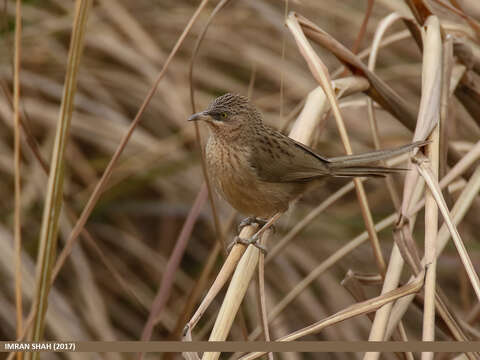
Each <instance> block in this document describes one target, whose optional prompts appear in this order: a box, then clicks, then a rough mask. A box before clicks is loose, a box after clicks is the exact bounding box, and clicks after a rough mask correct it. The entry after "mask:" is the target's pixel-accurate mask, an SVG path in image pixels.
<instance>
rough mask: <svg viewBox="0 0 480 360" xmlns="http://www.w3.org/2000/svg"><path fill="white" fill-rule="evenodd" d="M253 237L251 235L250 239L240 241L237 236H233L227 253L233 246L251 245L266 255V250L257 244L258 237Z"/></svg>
mask: <svg viewBox="0 0 480 360" xmlns="http://www.w3.org/2000/svg"><path fill="white" fill-rule="evenodd" d="M255 235H256V234H255ZM255 235H253V236H252V237H251V238H250V239H242V238H241V237H239V236H235V238H234V239H233V241H232V242H231V243H230V244H229V245H228V247H227V251H228V252H230V250H232V248H233V246H234V245H236V244H242V245H245V246H248V245H253V246H255V247H256V248H257V249H259V250H260V251H261V252H262V253H264V254H265V255H266V254H267V248H266V247H265V246H263V245H261V244H259V243H258V236H255Z"/></svg>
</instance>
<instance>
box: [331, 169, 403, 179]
mask: <svg viewBox="0 0 480 360" xmlns="http://www.w3.org/2000/svg"><path fill="white" fill-rule="evenodd" d="M330 170H331V172H330V175H331V176H338V177H363V176H368V177H385V176H386V175H388V174H395V173H401V172H404V171H406V170H408V169H402V168H387V167H382V166H347V167H343V168H331V169H330Z"/></svg>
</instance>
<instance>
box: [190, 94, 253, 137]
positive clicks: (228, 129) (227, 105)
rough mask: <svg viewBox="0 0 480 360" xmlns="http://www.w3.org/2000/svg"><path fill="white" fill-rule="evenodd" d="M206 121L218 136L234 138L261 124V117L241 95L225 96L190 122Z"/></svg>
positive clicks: (213, 102)
mask: <svg viewBox="0 0 480 360" xmlns="http://www.w3.org/2000/svg"><path fill="white" fill-rule="evenodd" d="M199 120H201V121H205V122H206V123H207V125H208V126H209V127H210V128H211V129H212V131H213V132H214V133H216V134H219V133H222V134H224V135H227V134H228V135H229V137H230V136H233V135H234V134H237V133H238V132H240V131H245V130H247V129H249V128H252V127H254V126H255V125H258V124H261V123H262V120H261V115H260V113H259V112H258V111H257V109H256V108H255V106H254V105H253V104H252V103H251V102H250V101H249V100H248V98H246V97H245V96H241V95H234V94H229V93H227V94H224V95H222V96H220V97H218V98H216V99H215V100H213V101H212V103H211V104H210V105H209V106H208V108H207V109H206V110H204V111H201V112H198V113H196V114H193V115H192V116H190V118H189V119H188V121H199Z"/></svg>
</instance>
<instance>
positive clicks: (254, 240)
mask: <svg viewBox="0 0 480 360" xmlns="http://www.w3.org/2000/svg"><path fill="white" fill-rule="evenodd" d="M282 214H283V213H276V214H275V215H273V216H272V217H271V218H270V220H268V221H267V222H266V223H265V225H263V226H262V227H261V228H260V230H258V231H257V232H256V233H255V234H253V236H252V237H251V238H250V239H248V240H244V239H242V241H245V242H246V243H247V244H248V245H253V246H255V247H256V248H258V249H260V250H261V251H263V252H264V253H266V252H267V249H265V247H264V246H263V245H260V244H258V243H257V241H258V239H260V236H262V234H263V233H264V232H265V231H267V230H268V229H270V228H271V227H272V226H273V224H275V222H276V221H277V220H278V219H279V218H280V216H282Z"/></svg>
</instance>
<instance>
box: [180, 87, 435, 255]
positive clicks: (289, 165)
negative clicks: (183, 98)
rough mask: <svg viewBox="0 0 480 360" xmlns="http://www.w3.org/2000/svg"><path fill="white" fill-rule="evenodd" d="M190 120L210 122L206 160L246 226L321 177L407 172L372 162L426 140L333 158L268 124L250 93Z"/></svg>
mask: <svg viewBox="0 0 480 360" xmlns="http://www.w3.org/2000/svg"><path fill="white" fill-rule="evenodd" d="M188 121H203V122H205V123H206V124H207V126H208V128H209V130H210V136H209V138H208V141H207V144H206V147H205V160H206V167H207V171H208V175H209V178H210V179H211V182H212V183H213V185H214V187H215V188H216V190H217V192H218V193H219V194H220V195H221V197H223V199H225V200H226V201H227V202H228V203H229V204H230V205H231V206H232V207H233V208H235V209H236V210H238V211H239V212H240V213H241V214H244V215H247V216H248V218H246V220H244V221H243V222H242V224H243V225H245V224H250V223H252V222H258V223H259V224H264V223H265V220H268V219H275V220H276V219H277V218H278V217H279V216H280V215H279V214H282V213H284V212H286V211H287V210H288V208H289V206H290V204H291V203H292V202H293V201H294V200H296V199H297V198H298V197H300V195H302V194H303V193H304V192H305V191H306V190H307V189H308V188H309V187H310V186H312V184H314V183H316V182H318V180H322V179H325V178H327V177H384V176H386V175H387V174H390V173H397V172H402V171H404V170H405V169H399V168H388V167H383V166H376V165H368V164H369V163H375V162H378V161H379V160H384V159H388V158H391V157H393V156H396V155H399V154H403V153H406V152H408V151H410V150H412V149H414V148H416V147H419V146H422V145H423V144H425V142H422V141H419V142H414V143H411V144H407V145H404V146H401V147H397V148H392V149H386V150H377V151H372V152H367V153H363V154H356V155H346V156H339V157H330V158H329V157H326V156H322V155H319V154H318V153H316V152H315V151H314V150H313V149H311V148H310V147H308V146H306V145H304V144H302V143H300V142H298V141H295V140H294V139H292V138H290V137H288V136H286V135H284V134H282V133H281V132H279V131H277V130H275V129H273V128H272V127H270V126H268V125H266V124H265V123H264V122H263V117H262V114H261V113H260V111H259V110H258V109H257V108H256V107H255V105H254V104H253V103H252V102H251V101H250V100H249V99H248V98H247V97H245V96H242V95H237V94H231V93H226V94H224V95H222V96H219V97H217V98H216V99H215V100H213V101H212V102H211V103H210V105H209V106H208V107H207V108H206V109H205V110H204V111H201V112H198V113H195V114H193V115H192V116H190V117H189V118H188ZM269 223H270V221H269V222H267V224H269ZM264 228H265V226H264ZM257 234H258V235H259V233H257ZM257 234H255V235H257ZM255 235H254V237H252V238H251V239H249V240H248V241H240V242H242V243H245V244H253V245H255V246H257V244H256V241H257V240H258V235H257V236H255ZM236 240H241V239H236ZM257 247H259V246H257ZM259 248H260V249H262V250H264V249H263V248H262V247H259Z"/></svg>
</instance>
